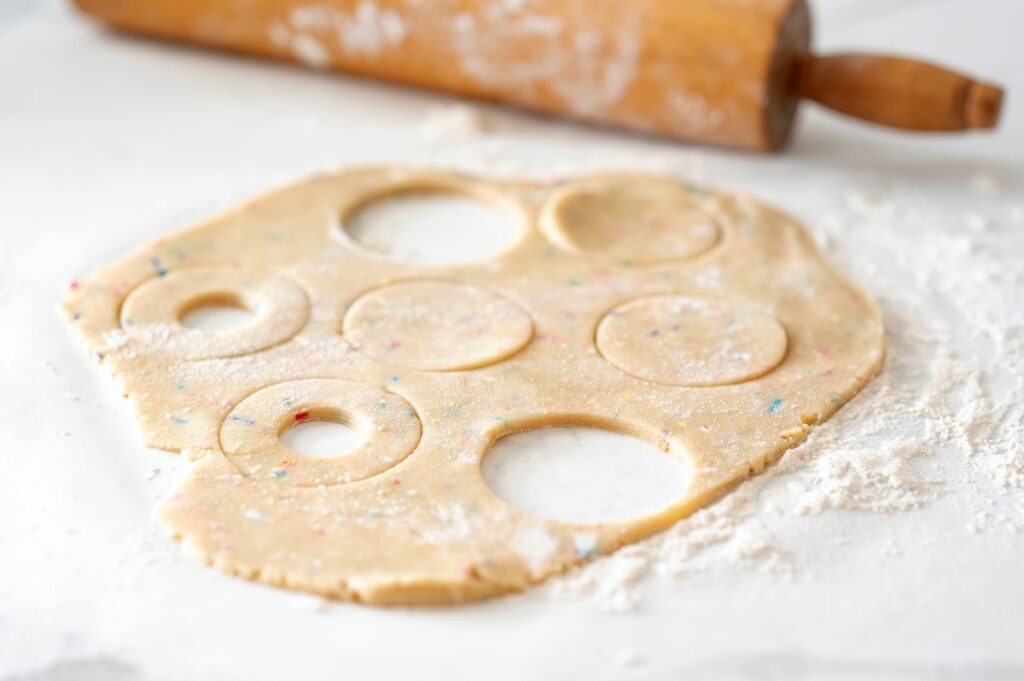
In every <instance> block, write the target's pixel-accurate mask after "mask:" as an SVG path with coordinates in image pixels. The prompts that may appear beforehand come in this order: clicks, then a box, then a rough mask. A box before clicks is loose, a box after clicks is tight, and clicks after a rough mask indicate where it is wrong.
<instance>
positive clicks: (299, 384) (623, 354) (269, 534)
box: [63, 168, 883, 604]
mask: <svg viewBox="0 0 1024 681" xmlns="http://www.w3.org/2000/svg"><path fill="white" fill-rule="evenodd" d="M417 189H424V190H430V191H438V190H441V191H452V192H457V193H460V194H463V195H469V196H475V197H481V198H482V199H483V200H489V201H497V202H500V203H503V204H504V205H505V206H506V207H507V206H508V205H509V204H512V205H513V206H514V207H518V208H519V209H520V211H521V212H522V214H523V215H524V216H538V217H537V218H536V219H532V220H528V223H529V224H527V225H526V228H525V230H524V234H523V237H522V238H521V240H520V241H519V242H518V243H517V244H516V245H515V246H513V247H512V248H511V249H510V250H508V251H505V252H503V253H502V254H500V255H499V256H497V257H495V258H493V259H491V260H488V261H486V262H480V263H476V264H460V265H451V266H438V267H424V266H422V265H413V264H408V263H400V262H391V261H388V260H385V259H382V258H380V257H379V256H373V257H371V256H370V255H369V254H366V253H364V252H360V251H358V250H356V249H354V248H353V247H352V246H351V245H350V243H349V242H348V241H347V240H346V239H345V238H343V237H342V236H341V235H339V234H338V233H337V232H336V230H337V229H338V225H339V223H340V221H341V220H343V218H344V216H345V215H346V214H348V213H349V212H350V211H352V210H353V209H354V208H355V207H357V206H359V205H362V204H364V203H365V202H366V201H368V200H371V199H373V198H377V197H381V196H386V195H389V194H396V193H406V192H409V191H416V190H417ZM332 216H333V217H332ZM267 233H275V234H286V235H288V238H286V239H279V240H268V239H266V238H262V237H261V236H260V235H262V234H267ZM180 253H188V254H189V257H188V259H187V261H183V260H182V259H181V258H180V257H177V256H176V255H175V254H180ZM155 263H158V264H159V267H155V266H154V264H155ZM807 282H814V285H813V286H808V285H807ZM225 302H229V303H232V304H237V305H242V306H244V307H247V308H248V309H250V310H253V311H258V312H257V316H256V319H255V320H254V322H253V323H252V324H251V325H250V326H248V327H246V328H244V329H240V330H232V331H223V332H212V331H199V330H195V329H186V328H184V327H183V326H182V325H181V324H180V322H179V320H180V319H181V317H182V315H183V314H185V313H186V312H187V311H189V310H191V309H193V308H195V307H197V306H200V305H203V304H210V303H221V304H223V303H225ZM63 307H64V311H65V313H66V315H67V318H68V321H69V325H70V326H71V328H73V329H75V330H76V331H77V332H79V333H80V334H81V335H82V337H83V338H84V340H85V341H86V343H87V345H88V346H89V350H90V352H91V353H92V354H94V356H96V357H98V358H100V359H101V360H102V361H103V362H104V363H105V364H106V365H108V366H109V367H110V369H111V371H112V372H113V373H114V374H115V375H116V376H117V377H118V380H119V381H120V382H121V384H122V387H123V390H124V392H125V393H126V394H127V395H129V396H130V398H131V404H132V407H133V408H134V410H135V412H136V415H137V417H138V421H139V424H140V427H141V429H142V434H143V438H144V441H145V443H146V444H147V445H149V446H152V447H159V448H163V449H169V450H180V451H184V452H188V453H192V454H195V455H197V456H194V457H193V458H195V459H196V460H195V463H194V464H193V465H192V469H191V471H190V473H189V475H188V477H187V478H186V480H185V481H184V482H183V483H182V485H181V486H180V487H179V489H177V490H176V491H175V493H174V494H173V495H171V496H170V497H169V498H168V499H167V500H166V501H165V502H164V503H163V505H162V506H161V509H160V517H161V520H162V522H163V523H164V524H165V525H166V527H167V528H168V529H169V531H170V532H171V533H172V534H173V535H174V536H175V537H178V538H180V539H182V540H183V541H184V542H186V543H187V544H188V545H189V547H190V548H191V549H193V550H194V551H196V552H198V554H199V555H201V556H202V557H203V558H204V559H205V560H206V561H207V562H209V563H210V564H212V565H215V566H216V567H218V568H220V569H222V570H224V571H226V572H229V573H232V574H236V575H241V576H244V577H248V578H251V579H259V580H262V581H264V582H267V583H270V584H274V585H277V586H284V587H289V588H295V589H302V590H306V591H312V592H315V593H320V594H323V595H326V596H332V597H336V598H343V599H350V600H358V601H362V602H366V603H373V604H391V603H405V604H418V603H452V602H457V601H465V600H470V599H477V598H484V597H488V596H493V595H495V594H500V593H505V592H509V591H516V590H519V589H523V588H525V587H527V586H528V585H530V584H533V583H536V582H539V581H541V580H543V579H545V578H546V577H548V576H550V575H552V574H555V573H558V572H561V571H563V570H565V569H567V568H569V567H571V566H573V565H577V564H580V563H582V562H584V561H586V560H590V559H592V558H593V557H594V556H597V555H600V554H604V553H608V552H611V551H614V550H615V549H617V548H618V547H620V546H622V545H623V544H628V543H630V542H635V541H637V540H639V539H642V538H644V537H646V536H649V535H651V534H652V533H655V532H658V531H659V530H662V529H664V528H666V527H668V526H669V525H671V524H673V523H675V522H676V521H678V520H679V519H680V518H682V517H684V516H686V515H687V514H689V513H692V512H693V511H694V510H696V509H698V508H700V507H701V506H702V505H704V504H706V503H708V501H710V500H711V499H713V498H715V497H716V496H718V495H719V494H722V493H723V492H724V491H725V490H727V489H728V488H729V486H730V485H731V484H732V483H734V482H736V481H737V480H739V479H741V478H743V477H745V476H747V475H750V474H751V473H752V472H756V471H759V470H761V469H762V468H763V467H764V466H765V465H767V464H768V463H770V462H772V461H774V460H775V459H777V458H778V457H779V456H780V455H781V454H782V453H783V452H784V451H785V450H786V449H788V448H789V447H792V446H794V445H796V444H798V443H799V442H801V441H802V440H803V439H804V438H805V437H806V435H807V433H808V432H809V431H810V429H811V428H812V427H813V426H814V425H815V424H819V423H821V422H822V421H824V420H825V419H827V418H828V417H829V416H830V415H831V414H833V413H834V412H835V410H836V409H838V408H839V407H840V406H841V405H842V404H843V403H845V402H846V401H847V400H849V399H850V398H851V397H852V396H853V395H854V394H856V392H857V391H858V390H860V389H861V388H862V387H863V386H864V384H865V383H867V381H869V380H870V379H871V377H872V376H873V375H874V373H875V372H876V371H877V370H878V369H879V367H880V366H881V363H882V359H883V335H882V325H881V318H880V316H879V313H878V311H877V309H876V308H875V306H874V304H873V303H872V302H871V301H870V300H869V299H867V298H866V297H865V296H864V295H863V294H862V293H861V292H859V291H858V290H857V289H856V288H854V287H852V286H850V285H849V284H848V283H846V282H845V281H844V280H843V279H842V278H840V277H839V276H838V275H837V274H836V273H835V272H833V271H832V270H831V269H830V268H829V267H828V266H827V265H826V264H825V263H824V262H823V260H822V259H821V257H820V256H819V255H818V253H817V252H816V250H815V248H814V246H813V244H812V242H811V240H810V239H809V238H808V236H807V234H806V233H805V232H804V231H803V229H801V228H800V226H799V225H797V224H796V223H795V222H794V221H793V220H792V219H790V218H789V217H787V216H785V215H783V214H781V213H779V212H778V211H776V210H774V209H772V208H770V207H768V206H765V205H762V204H759V203H757V202H754V201H752V200H750V199H744V198H737V197H733V196H730V195H725V194H717V193H715V192H712V191H706V190H699V191H698V190H695V189H693V188H690V189H688V188H687V185H684V184H681V183H677V182H675V181H674V180H671V179H668V178H661V177H645V176H639V175H603V176H596V177H590V178H580V179H576V180H568V181H565V182H561V183H559V184H557V185H551V184H550V183H527V182H497V181H488V180H482V179H475V178H472V177H467V176H463V175H456V174H451V173H444V172H433V171H424V170H410V169H404V168H373V169H357V170H349V171H345V172H341V173H337V174H330V175H323V176H320V177H316V178H314V179H312V180H309V181H307V182H303V183H300V184H298V185H295V186H293V187H289V188H286V189H283V190H280V191H277V192H274V193H272V194H269V195H267V196H264V197H262V198H259V199H257V200H255V201H252V202H249V203H246V204H245V205H244V206H242V207H240V208H238V209H237V210H235V211H234V212H230V213H227V214H224V215H221V216H218V217H216V218H214V219H213V220H210V221H208V222H205V223H203V224H201V225H199V226H197V227H193V228H190V229H187V230H184V231H181V232H178V233H176V234H172V235H170V236H167V237H165V238H162V239H160V240H159V241H158V242H156V243H154V244H150V245H149V246H147V247H146V248H145V249H143V250H142V251H140V252H139V253H137V254H133V255H129V256H127V257H125V258H123V259H121V260H119V261H117V262H115V263H113V264H111V265H108V266H106V267H104V268H101V269H100V270H98V271H96V272H95V273H93V274H92V275H90V276H89V277H88V278H85V279H82V280H80V281H79V282H78V285H77V286H73V287H71V288H70V290H69V291H68V292H67V293H66V298H65V300H64V302H63ZM76 317H77V321H74V323H71V322H72V320H74V319H75V318H76ZM129 319H130V320H131V324H129V323H128V321H127V320H129ZM314 319H315V320H316V321H315V323H314V322H313V321H312V320H314ZM821 348H827V349H828V351H827V352H821V351H820V349H821ZM179 386H187V389H182V388H179ZM185 415H187V417H186V416H185ZM179 419H180V421H181V422H179ZM307 419H314V420H315V419H333V420H341V421H344V422H346V423H348V424H351V425H352V426H354V427H355V428H357V429H359V431H360V432H361V433H362V434H363V437H364V441H363V443H362V444H361V445H360V446H359V447H356V448H355V449H353V450H351V451H349V452H346V453H344V454H339V455H338V456H335V457H328V458H320V457H304V456H302V455H300V454H298V453H296V452H293V451H291V450H289V449H287V448H286V447H284V446H283V445H282V444H281V441H280V438H279V436H280V434H281V433H282V432H283V431H284V430H285V429H287V428H288V427H291V426H292V425H294V424H296V423H298V422H301V421H304V420H307ZM556 425H563V426H564V425H580V426H591V427H602V428H607V429H610V430H615V431H619V432H623V433H626V434H630V435H633V436H636V437H641V438H645V439H647V440H649V441H651V442H653V443H655V444H656V445H658V446H659V447H661V448H662V449H663V450H664V451H666V452H667V456H672V457H675V458H676V459H677V460H678V461H679V462H680V464H682V465H685V466H687V467H688V469H689V472H690V473H689V475H687V476H686V479H687V486H686V487H685V489H681V490H679V499H678V500H677V501H676V502H674V503H673V504H671V505H669V506H667V507H665V508H663V509H661V510H660V511H658V512H656V513H653V514H651V515H648V516H645V517H642V518H637V519H634V520H631V521H627V522H620V523H607V524H602V525H594V526H589V525H580V524H573V523H565V522H558V521H554V520H547V519H543V518H538V517H535V516H532V515H530V514H528V513H525V512H523V511H520V510H519V509H517V508H514V507H512V506H510V505H508V504H506V503H504V502H502V501H501V500H500V499H498V498H497V497H496V496H495V495H494V494H493V493H492V492H491V491H490V489H488V487H487V485H486V484H485V482H484V481H483V477H482V474H481V471H480V463H481V461H482V459H483V457H484V456H485V455H486V453H487V451H488V450H489V448H490V446H491V444H492V443H493V441H494V440H495V439H497V438H499V437H501V436H502V435H505V434H507V433H511V432H515V431H521V430H527V429H531V428H539V427H545V426H556ZM199 454H202V455H203V456H198V455H199ZM581 537H582V538H585V541H582V540H581Z"/></svg>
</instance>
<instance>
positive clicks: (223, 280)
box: [121, 267, 309, 360]
mask: <svg viewBox="0 0 1024 681" xmlns="http://www.w3.org/2000/svg"><path fill="white" fill-rule="evenodd" d="M211 304H215V305H216V304H229V305H236V306H238V307H243V308H245V309H247V310H249V311H251V312H253V313H255V314H256V319H255V321H253V323H251V324H247V325H245V326H242V327H239V328H236V329H231V330H228V331H205V330H202V329H194V328H189V327H186V326H184V325H182V323H181V320H182V318H184V317H185V315H187V314H188V313H189V312H191V311H192V310H194V309H196V308H198V307H202V306H204V305H211ZM308 319H309V300H308V299H307V298H306V294H305V293H304V292H303V291H302V289H301V288H299V286H298V285H297V284H295V283H294V282H293V281H292V280H291V279H289V278H287V277H285V276H282V275H280V274H274V275H268V274H266V273H263V272H253V271H248V270H242V269H238V268H233V267H188V268H183V269H179V270H174V271H173V272H169V273H167V274H165V275H164V276H160V277H155V278H153V279H150V280H148V281H146V282H145V283H143V284H141V285H140V286H139V287H138V288H136V289H135V290H134V291H132V292H131V293H130V294H129V295H128V297H127V298H126V299H125V302H124V307H122V309H121V326H122V327H123V328H124V330H125V332H126V333H127V334H128V335H129V336H131V337H133V338H135V339H137V340H140V341H141V342H143V343H146V344H147V345H155V347H156V348H157V349H158V351H159V352H166V353H169V354H171V355H173V356H175V357H179V358H181V359H190V360H197V359H211V358H214V357H237V356H239V355H247V354H250V353H253V352H258V351H260V350H265V349H267V348H269V347H273V346H274V345H277V344H279V343H283V342H284V341H286V340H288V339H289V338H291V337H292V336H294V335H295V334H297V333H298V332H299V331H301V330H302V327H304V326H305V325H306V321H307V320H308Z"/></svg>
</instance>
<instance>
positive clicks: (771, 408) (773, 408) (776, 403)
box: [768, 397, 782, 414]
mask: <svg viewBox="0 0 1024 681" xmlns="http://www.w3.org/2000/svg"><path fill="white" fill-rule="evenodd" d="M781 406H782V398H781V397H776V398H775V399H774V400H772V403H771V404H769V405H768V413H769V414H774V413H775V412H777V411H778V410H779V407H781Z"/></svg>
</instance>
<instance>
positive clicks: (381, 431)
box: [220, 379, 421, 487]
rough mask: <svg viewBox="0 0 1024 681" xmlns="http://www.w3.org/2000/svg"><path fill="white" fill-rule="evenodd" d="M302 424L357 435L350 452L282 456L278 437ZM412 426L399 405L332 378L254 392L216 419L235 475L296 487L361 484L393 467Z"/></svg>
mask: <svg viewBox="0 0 1024 681" xmlns="http://www.w3.org/2000/svg"><path fill="white" fill-rule="evenodd" d="M307 420H320V421H340V422H344V423H347V424H348V425H350V426H352V427H353V428H355V429H356V430H357V431H359V432H360V433H362V434H363V436H364V438H365V439H364V441H363V444H362V445H361V446H359V447H358V448H356V449H354V450H352V451H349V452H345V453H343V454H339V455H337V456H332V457H315V456H305V455H303V454H299V453H298V452H294V451H292V450H291V449H288V448H287V447H286V446H285V445H284V444H283V443H282V442H281V438H280V436H281V433H283V432H284V431H285V430H287V429H288V428H290V427H291V426H293V425H295V424H296V423H300V422H303V421H307ZM420 434H421V426H420V419H419V417H418V416H417V415H416V412H415V410H414V409H413V408H412V406H411V405H410V404H409V403H408V402H406V401H405V400H404V399H403V398H401V397H399V396H398V395H395V394H393V393H389V392H387V391H385V390H382V389H380V388H377V387H374V386H370V385H366V384H365V383H356V382H354V381H343V380H339V379H306V380H299V381H286V382H284V383H278V384H276V385H272V386H269V387H267V388H263V389H262V390H258V391H256V392H255V393H253V394H252V395H250V396H249V397H247V398H245V399H244V400H242V402H240V403H239V404H238V405H237V406H236V407H235V408H234V409H232V410H231V413H230V414H228V417H227V418H226V419H225V420H224V423H223V425H222V426H221V430H220V444H221V447H222V449H223V451H224V455H225V456H226V457H227V458H228V459H229V460H230V461H231V462H232V463H233V464H234V465H235V466H236V467H237V468H238V469H239V470H241V471H242V472H243V473H245V474H246V475H248V476H250V477H252V478H257V479H260V478H262V479H269V480H276V481H279V482H281V483H283V484H290V485H294V486H298V487H307V486H313V485H317V486H319V485H337V484H341V483H346V482H352V481H355V480H363V479H365V478H369V477H371V476H374V475H377V474H378V473H382V472H384V471H386V470H388V469H389V468H391V467H393V466H395V465H396V464H398V463H399V462H400V461H402V460H403V459H404V458H405V457H407V456H408V455H409V454H410V453H411V452H412V450H413V449H415V448H416V445H417V443H418V442H419V440H420Z"/></svg>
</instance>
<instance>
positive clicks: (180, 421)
mask: <svg viewBox="0 0 1024 681" xmlns="http://www.w3.org/2000/svg"><path fill="white" fill-rule="evenodd" d="M174 422H175V423H177V424H178V425H179V426H183V425H185V424H186V423H188V419H187V418H185V417H184V416H175V417H174Z"/></svg>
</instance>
